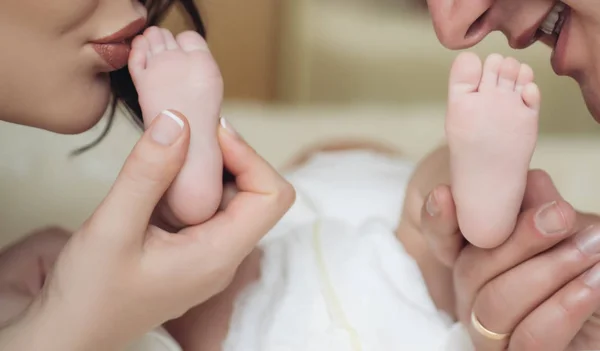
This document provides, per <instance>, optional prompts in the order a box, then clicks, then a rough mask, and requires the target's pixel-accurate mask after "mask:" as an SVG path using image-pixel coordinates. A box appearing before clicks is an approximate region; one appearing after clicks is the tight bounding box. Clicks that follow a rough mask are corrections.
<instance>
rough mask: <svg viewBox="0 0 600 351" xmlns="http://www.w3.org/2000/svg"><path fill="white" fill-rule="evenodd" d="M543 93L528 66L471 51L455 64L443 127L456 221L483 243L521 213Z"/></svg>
mask: <svg viewBox="0 0 600 351" xmlns="http://www.w3.org/2000/svg"><path fill="white" fill-rule="evenodd" d="M539 108H540V93H539V90H538V88H537V86H536V85H535V84H534V83H533V71H532V70H531V68H530V67H529V66H527V65H525V64H521V63H519V62H518V61H517V60H515V59H512V58H503V57H502V56H500V55H491V56H489V57H488V58H487V60H486V62H485V64H484V65H483V67H482V64H481V61H480V60H479V58H478V57H477V56H476V55H474V54H471V53H463V54H461V55H460V56H459V57H458V58H457V59H456V61H455V62H454V65H453V67H452V72H451V75H450V84H449V99H448V112H447V115H446V135H447V138H448V146H449V149H450V171H451V178H452V180H451V186H452V193H453V196H454V201H455V203H456V211H457V216H458V222H459V226H460V229H461V231H462V233H463V235H464V236H465V238H466V239H467V240H469V241H470V242H471V243H472V244H474V245H476V246H479V247H482V248H493V247H496V246H498V245H500V244H502V243H503V242H504V241H505V240H506V239H507V238H508V236H509V235H510V234H511V233H512V231H513V229H514V226H515V221H516V218H517V215H518V213H519V210H520V207H521V203H522V200H523V194H524V192H525V184H526V180H527V171H528V169H529V163H530V162H531V157H532V156H533V151H534V148H535V144H536V141H537V131H538V116H539Z"/></svg>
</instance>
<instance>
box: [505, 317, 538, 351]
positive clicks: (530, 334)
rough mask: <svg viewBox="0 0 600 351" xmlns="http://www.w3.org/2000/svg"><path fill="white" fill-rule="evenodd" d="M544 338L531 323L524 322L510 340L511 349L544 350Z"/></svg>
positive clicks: (525, 350) (521, 350) (524, 350)
mask: <svg viewBox="0 0 600 351" xmlns="http://www.w3.org/2000/svg"><path fill="white" fill-rule="evenodd" d="M543 340H544V339H543V338H542V337H540V335H539V334H538V333H536V332H535V331H534V330H533V329H532V327H531V324H524V325H523V326H521V327H520V328H519V330H518V331H517V332H516V333H515V334H514V335H513V336H512V338H511V340H510V348H509V350H511V351H537V350H540V351H542V350H544V342H543Z"/></svg>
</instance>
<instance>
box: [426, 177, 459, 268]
mask: <svg viewBox="0 0 600 351" xmlns="http://www.w3.org/2000/svg"><path fill="white" fill-rule="evenodd" d="M421 230H422V233H423V235H424V236H425V239H426V240H427V242H428V243H429V245H430V248H431V250H432V251H433V253H434V255H435V256H436V257H437V258H438V260H439V261H440V262H442V263H443V264H445V265H446V266H448V267H452V266H453V265H454V262H455V261H456V258H457V257H458V254H459V253H460V251H461V249H462V248H463V246H464V244H465V239H464V238H463V236H462V234H461V233H460V231H459V229H458V220H457V218H456V207H455V205H454V200H453V198H452V192H451V191H450V187H449V186H447V185H439V186H437V187H436V188H434V189H433V190H432V191H431V193H430V194H429V195H428V197H427V199H426V201H425V203H424V204H423V207H422V208H421Z"/></svg>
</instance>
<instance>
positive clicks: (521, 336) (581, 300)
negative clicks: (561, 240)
mask: <svg viewBox="0 0 600 351" xmlns="http://www.w3.org/2000/svg"><path fill="white" fill-rule="evenodd" d="M599 309H600V264H597V265H596V266H594V267H593V268H592V269H590V270H589V271H588V272H586V273H584V274H583V275H581V276H580V277H579V278H577V279H575V280H573V281H572V282H570V283H569V284H567V285H566V286H564V287H563V288H562V289H561V290H560V291H558V292H557V293H556V294H554V296H552V297H551V298H550V299H548V300H547V301H546V302H544V303H543V304H542V305H540V306H539V307H538V308H537V309H536V310H535V311H534V312H532V313H531V314H530V315H529V316H528V317H527V318H526V319H525V320H523V322H522V323H521V324H519V326H518V327H517V329H516V330H515V332H514V333H513V336H512V338H511V340H510V347H509V349H510V350H531V351H563V350H567V349H569V346H575V345H577V346H576V347H577V349H578V350H598V349H600V343H599V339H598V338H597V337H596V336H595V334H594V333H597V332H598V329H594V328H593V329H591V330H590V331H589V333H588V335H581V337H582V339H581V340H580V341H579V343H573V341H574V339H575V337H576V336H577V335H578V334H580V333H585V330H583V329H582V327H583V326H584V324H585V323H586V322H587V321H588V319H589V318H590V317H591V316H592V315H593V314H594V312H595V311H598V310H599ZM588 323H592V322H588ZM584 328H585V327H584Z"/></svg>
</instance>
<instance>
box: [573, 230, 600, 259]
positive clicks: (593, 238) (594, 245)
mask: <svg viewBox="0 0 600 351" xmlns="http://www.w3.org/2000/svg"><path fill="white" fill-rule="evenodd" d="M574 240H575V245H577V248H578V249H579V250H580V251H581V252H583V253H584V254H586V255H590V256H593V255H597V254H600V228H598V227H596V226H590V227H587V228H586V229H584V230H582V231H581V232H579V233H578V234H577V235H576V236H575V239H574Z"/></svg>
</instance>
